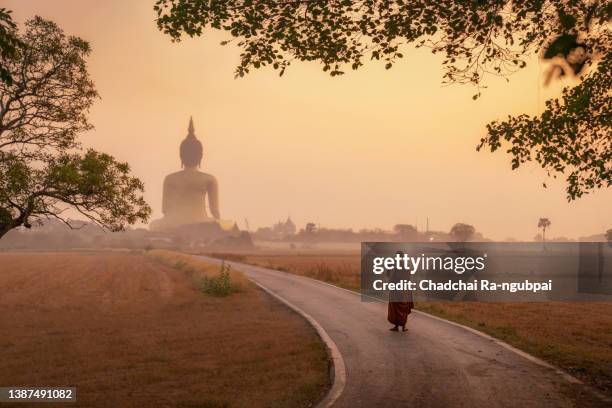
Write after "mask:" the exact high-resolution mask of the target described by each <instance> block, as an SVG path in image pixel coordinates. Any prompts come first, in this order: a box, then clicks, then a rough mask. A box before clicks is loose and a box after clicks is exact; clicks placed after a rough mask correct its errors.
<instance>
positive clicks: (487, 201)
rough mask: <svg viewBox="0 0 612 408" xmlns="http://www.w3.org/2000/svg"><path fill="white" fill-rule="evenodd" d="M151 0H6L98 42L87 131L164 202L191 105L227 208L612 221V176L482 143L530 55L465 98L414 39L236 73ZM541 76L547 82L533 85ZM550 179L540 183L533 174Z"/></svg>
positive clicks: (436, 220) (528, 221)
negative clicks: (336, 72) (550, 165)
mask: <svg viewBox="0 0 612 408" xmlns="http://www.w3.org/2000/svg"><path fill="white" fill-rule="evenodd" d="M153 3H154V0H130V1H120V0H108V1H95V0H54V1H46V0H5V1H3V7H7V8H9V9H12V10H14V15H15V17H16V18H17V20H18V21H23V20H24V19H26V18H28V17H30V16H33V15H35V14H38V15H41V16H43V17H46V18H50V19H52V20H54V21H56V22H57V23H59V24H60V25H61V27H62V28H63V29H64V30H65V31H66V32H67V33H70V34H74V35H78V36H80V37H82V38H84V39H86V40H88V41H90V42H91V44H92V47H93V54H92V56H91V58H90V72H91V74H92V77H93V79H94V80H95V82H96V84H97V87H98V90H99V92H100V94H101V96H102V99H101V100H100V101H98V102H97V103H96V105H95V107H94V108H93V110H92V112H91V120H92V122H93V124H94V125H95V126H96V129H95V130H94V131H92V132H90V133H89V134H87V135H83V137H82V140H83V142H84V144H85V145H86V146H93V147H95V148H97V149H100V150H103V151H106V152H108V153H111V154H113V155H114V156H115V157H117V158H118V159H120V160H125V161H128V162H129V163H130V164H131V165H132V169H133V171H134V173H135V174H136V175H137V176H139V177H140V178H141V179H142V180H143V181H144V182H145V185H146V198H147V199H148V201H149V202H150V204H151V205H152V207H153V210H154V218H157V217H159V216H160V215H161V213H160V209H161V187H162V179H163V177H164V175H166V174H168V173H170V172H172V171H176V170H178V169H180V161H179V158H178V145H179V143H180V141H181V139H182V138H184V137H185V135H186V131H187V122H188V119H189V115H193V116H194V121H195V126H196V134H197V135H198V137H199V138H200V139H201V140H202V141H203V143H204V150H205V151H204V154H205V158H204V162H203V171H206V172H210V173H212V174H214V175H215V176H217V178H218V180H219V183H220V193H221V214H222V217H223V218H225V219H234V220H236V221H238V223H239V225H240V226H241V227H244V219H245V218H247V219H248V220H249V223H250V225H251V228H253V227H259V226H263V225H269V224H271V223H273V222H276V221H278V220H279V219H281V218H286V217H287V214H288V213H290V214H291V216H292V217H293V218H294V219H295V221H296V222H297V224H298V226H302V225H303V224H304V223H305V222H308V221H313V222H316V223H318V224H320V225H321V226H328V227H353V228H361V227H368V228H369V227H382V228H391V227H392V226H393V225H394V224H395V223H410V224H415V223H416V224H417V226H418V227H419V229H424V227H425V220H426V217H429V218H430V227H431V228H432V229H436V230H448V229H449V228H450V227H451V225H452V224H453V223H455V222H467V223H470V224H473V225H474V226H476V228H477V229H478V230H479V231H481V232H483V233H484V234H485V236H488V237H491V238H494V239H504V238H506V237H516V238H519V239H531V238H532V237H533V236H534V235H535V234H536V233H537V232H538V231H537V228H536V227H537V220H538V218H539V217H543V216H546V217H549V218H550V219H551V221H552V226H551V229H550V236H561V235H563V236H567V237H578V236H583V235H590V234H594V233H601V232H603V231H604V230H605V229H607V228H611V227H612V206H611V205H610V203H612V190H610V189H608V190H601V191H599V192H597V193H595V194H592V195H590V196H587V197H585V198H582V199H580V200H578V201H576V202H572V203H567V201H566V199H565V192H564V185H563V183H562V182H560V181H553V180H548V179H547V178H546V174H545V173H544V171H542V170H541V169H540V168H538V167H535V166H531V167H526V168H524V169H521V170H520V171H511V170H510V164H509V157H508V156H507V155H505V154H503V153H496V154H491V153H486V152H481V153H477V152H476V151H475V146H476V144H477V143H478V141H479V140H480V137H482V135H483V132H484V127H485V125H486V123H487V122H489V121H491V120H494V119H497V118H504V117H506V115H508V114H519V113H535V112H537V109H538V107H540V108H541V107H542V106H543V104H544V101H545V100H546V99H547V97H550V96H552V95H555V93H556V92H558V90H559V86H560V84H556V86H555V87H549V88H545V87H544V86H543V85H541V83H542V76H541V70H543V69H544V67H541V68H540V67H539V64H538V62H537V60H536V59H533V60H532V61H531V63H530V64H529V65H528V68H527V69H525V70H523V71H521V72H520V73H519V74H517V75H514V76H513V77H512V78H511V80H510V83H506V81H505V80H502V79H495V78H490V79H489V80H488V81H487V84H488V85H489V88H488V89H487V90H485V91H484V94H483V97H482V98H481V99H480V100H478V101H476V102H474V101H472V99H471V96H472V95H473V94H474V92H475V91H474V89H473V88H471V87H470V86H452V87H444V86H442V85H441V77H442V70H441V65H440V59H439V58H438V57H436V56H432V55H431V54H429V53H428V51H426V50H407V51H406V52H404V55H405V58H404V60H403V61H402V62H401V63H399V64H397V65H396V66H395V67H394V68H393V69H392V70H390V71H386V70H384V68H383V66H382V65H383V64H379V63H372V64H370V65H366V67H365V68H364V69H362V70H360V71H357V72H350V73H349V74H347V75H345V76H343V77H340V78H330V77H329V76H328V75H327V74H325V73H323V72H322V71H321V70H320V68H319V66H318V65H317V64H314V63H312V64H306V63H302V64H299V63H298V64H296V65H294V66H293V67H291V68H290V70H289V71H287V73H286V74H285V75H284V76H283V77H282V78H279V77H278V76H277V74H275V73H274V72H273V71H271V70H260V71H258V72H254V73H252V74H251V75H250V76H248V77H247V78H245V79H234V77H233V71H234V67H235V65H236V63H237V61H238V53H239V52H238V50H237V49H236V48H232V47H230V46H228V47H222V46H220V45H219V42H220V41H221V40H223V39H225V38H227V37H226V36H225V34H224V33H219V32H212V31H209V32H206V33H205V37H203V38H199V39H193V40H185V41H183V42H181V43H172V42H171V41H170V40H169V38H167V37H165V36H164V35H162V34H161V33H160V32H158V31H157V29H156V26H155V22H154V18H155V14H154V12H153V10H152V6H153ZM539 84H540V85H539ZM544 181H546V182H547V184H548V185H549V187H548V189H544V188H542V182H544Z"/></svg>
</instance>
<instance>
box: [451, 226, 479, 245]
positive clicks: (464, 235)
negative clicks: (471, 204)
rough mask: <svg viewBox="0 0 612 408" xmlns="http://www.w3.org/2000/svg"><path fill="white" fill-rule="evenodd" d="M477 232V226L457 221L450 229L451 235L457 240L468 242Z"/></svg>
mask: <svg viewBox="0 0 612 408" xmlns="http://www.w3.org/2000/svg"><path fill="white" fill-rule="evenodd" d="M475 233H476V228H474V227H473V226H472V225H470V224H463V223H460V222H459V223H457V224H455V225H453V227H452V228H451V230H450V235H451V237H453V238H454V239H456V240H457V241H461V242H466V241H469V240H470V239H472V237H473V236H474V234H475Z"/></svg>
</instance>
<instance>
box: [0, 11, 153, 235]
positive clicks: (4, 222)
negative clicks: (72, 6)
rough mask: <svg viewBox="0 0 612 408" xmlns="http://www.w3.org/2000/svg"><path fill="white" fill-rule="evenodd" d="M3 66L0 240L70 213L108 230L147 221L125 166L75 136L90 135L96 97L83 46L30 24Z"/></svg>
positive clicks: (38, 22) (42, 23)
mask: <svg viewBox="0 0 612 408" xmlns="http://www.w3.org/2000/svg"><path fill="white" fill-rule="evenodd" d="M19 41H20V42H21V45H20V46H19V47H18V49H17V52H16V54H15V56H14V57H13V58H9V59H7V60H4V61H3V64H5V66H6V68H7V70H8V72H9V73H10V75H11V77H12V81H9V82H0V238H1V237H2V236H3V235H5V234H6V233H7V232H8V231H10V230H11V229H13V228H16V227H19V226H23V227H26V228H30V227H31V226H32V224H33V223H34V222H40V221H41V220H44V219H58V220H61V221H62V222H64V223H65V224H66V225H68V226H70V227H72V226H73V224H71V222H70V220H69V219H68V218H67V217H66V216H65V215H64V213H65V212H66V211H67V210H68V209H72V210H74V211H76V212H78V213H80V214H82V215H83V216H85V217H87V218H88V219H90V220H92V221H93V222H95V223H96V224H98V225H100V226H102V227H104V228H107V229H110V230H112V231H119V230H122V229H123V228H124V226H125V224H134V223H135V222H137V221H146V220H147V219H148V217H149V215H150V213H151V209H150V207H149V206H148V205H147V203H146V202H145V201H144V199H143V197H142V192H143V190H144V186H143V183H142V182H141V181H140V180H139V179H137V178H135V177H133V176H132V175H131V173H130V168H129V165H128V164H127V163H121V162H118V161H116V160H115V159H114V158H113V157H112V156H110V155H108V154H105V153H100V152H96V151H95V150H92V149H88V150H86V151H83V150H82V148H81V145H80V143H79V141H78V138H77V136H78V135H79V134H80V133H81V132H83V131H86V130H89V129H91V128H92V126H91V124H90V123H89V122H88V120H87V112H88V110H89V108H90V107H91V106H92V104H93V102H94V100H95V99H96V98H97V97H98V94H97V92H96V90H95V87H94V84H93V82H92V81H91V79H90V77H89V73H88V72H87V65H86V57H87V56H88V55H89V53H90V47H89V44H88V43H87V42H85V41H83V40H82V39H80V38H78V37H72V36H66V35H65V34H64V32H63V31H62V30H61V29H60V28H59V27H58V26H57V25H56V24H55V23H53V22H52V21H48V20H45V19H42V18H40V17H35V18H34V19H32V20H29V21H28V22H26V24H25V32H24V34H23V35H20V36H19Z"/></svg>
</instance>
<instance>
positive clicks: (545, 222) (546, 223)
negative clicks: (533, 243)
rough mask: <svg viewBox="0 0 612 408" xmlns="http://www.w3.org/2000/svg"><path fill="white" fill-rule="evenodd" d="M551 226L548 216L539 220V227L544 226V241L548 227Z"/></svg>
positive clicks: (544, 240) (543, 240)
mask: <svg viewBox="0 0 612 408" xmlns="http://www.w3.org/2000/svg"><path fill="white" fill-rule="evenodd" d="M548 227H550V220H549V219H548V218H540V219H539V220H538V228H542V242H546V228H548Z"/></svg>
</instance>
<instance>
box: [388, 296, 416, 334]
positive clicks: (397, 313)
mask: <svg viewBox="0 0 612 408" xmlns="http://www.w3.org/2000/svg"><path fill="white" fill-rule="evenodd" d="M413 307H414V303H413V302H412V301H406V302H392V301H389V307H388V308H387V320H388V321H389V323H391V324H392V325H393V327H392V328H390V329H389V330H391V331H399V327H400V326H402V331H404V332H405V331H406V330H408V329H406V321H407V320H408V315H409V314H410V311H411V310H412V308H413Z"/></svg>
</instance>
